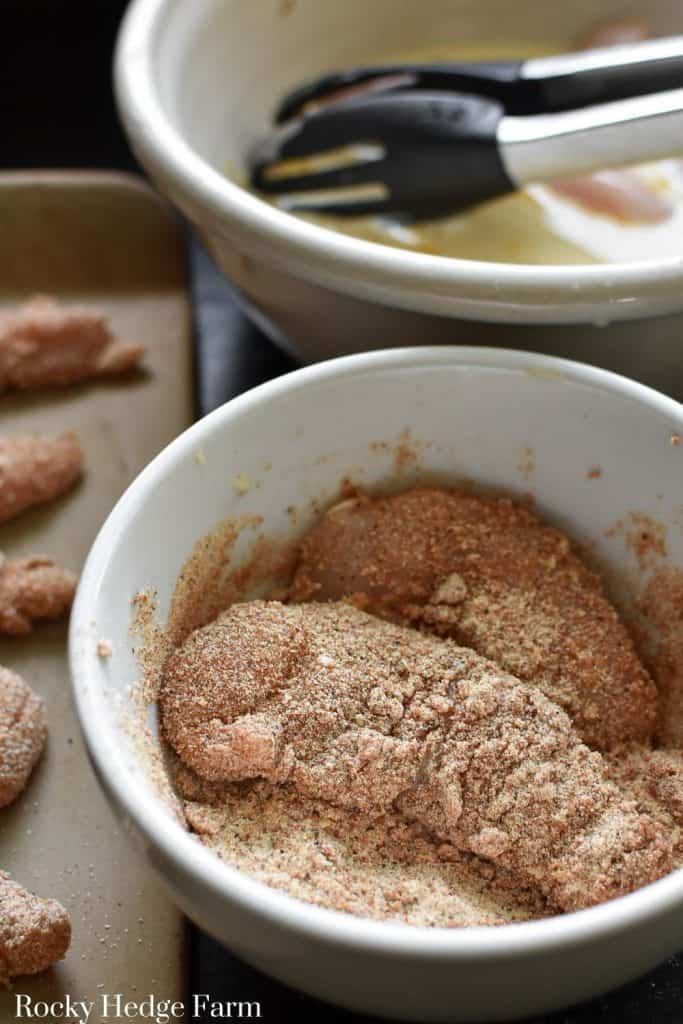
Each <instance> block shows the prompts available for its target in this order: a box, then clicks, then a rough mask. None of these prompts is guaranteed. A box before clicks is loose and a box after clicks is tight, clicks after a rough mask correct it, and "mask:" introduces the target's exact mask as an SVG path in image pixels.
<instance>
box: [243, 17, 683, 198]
mask: <svg viewBox="0 0 683 1024" xmlns="http://www.w3.org/2000/svg"><path fill="white" fill-rule="evenodd" d="M277 120H278V122H279V123H278V125H277V126H276V127H275V128H274V129H273V130H272V131H271V132H269V133H267V134H266V135H265V136H263V137H262V138H261V139H259V140H257V142H256V143H255V144H254V146H253V147H252V150H251V153H250V156H249V165H250V171H251V178H252V183H253V185H254V186H255V187H256V188H257V189H259V190H260V191H262V192H265V193H269V194H271V195H275V196H277V197H278V203H279V204H280V205H281V206H282V207H283V208H285V209H289V210H322V211H325V212H330V213H336V214H354V215H355V214H363V213H384V212H402V213H406V214H411V215H414V216H417V217H429V216H439V215H441V214H443V213H445V212H449V211H453V210H457V209H461V208H463V207H466V206H468V205H472V204H474V203H477V202H481V201H482V200H484V199H489V198H493V197H495V196H499V195H503V194H505V193H507V192H511V191H514V190H516V189H518V188H521V187H522V186H524V185H527V184H530V183H532V182H542V181H550V180H552V179H553V178H558V177H565V176H569V175H576V174H583V173H589V172H591V171H594V170H598V169H600V168H604V167H616V166H621V165H624V164H632V163H638V162H641V161H644V160H651V159H659V158H661V157H665V156H669V155H671V154H674V153H679V152H683V37H675V38H670V39H660V40H654V41H648V42H643V43H635V44H631V45H629V46H616V47H609V48H605V49H599V50H590V51H585V52H581V53H576V54H565V55H562V56H557V57H547V58H542V59H534V60H528V61H524V62H515V63H504V64H500V63H489V62H483V63H481V64H431V65H427V64H424V65H421V64H412V65H392V66H382V67H374V68H361V69H357V70H354V71H347V72H339V73H336V74H332V75H328V76H325V77H324V78H322V79H319V80H318V81H316V82H314V83H311V84H309V85H306V86H303V87H302V88H300V89H297V90H295V91H294V92H293V93H290V94H289V95H288V96H287V97H286V98H285V100H284V101H283V103H282V104H281V106H280V108H279V111H278V114H277Z"/></svg>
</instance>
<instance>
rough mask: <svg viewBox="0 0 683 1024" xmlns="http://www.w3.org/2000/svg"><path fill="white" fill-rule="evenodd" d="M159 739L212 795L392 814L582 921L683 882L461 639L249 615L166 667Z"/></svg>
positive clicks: (641, 825)
mask: <svg viewBox="0 0 683 1024" xmlns="http://www.w3.org/2000/svg"><path fill="white" fill-rule="evenodd" d="M160 701H161V711H162V725H163V729H164V733H165V735H166V738H167V739H168V741H169V742H170V744H171V746H172V747H173V748H174V749H175V751H176V752H177V754H178V755H179V756H180V758H181V759H182V760H183V761H184V762H185V764H187V765H188V766H189V767H190V768H192V769H193V770H194V771H195V772H197V774H198V775H200V776H201V777H202V778H204V779H206V780H208V781H209V782H214V783H215V782H222V781H238V780H242V779H252V778H264V779H267V780H268V781H270V782H271V783H275V784H285V783H287V784H289V785H290V786H292V787H293V788H294V789H295V790H296V791H297V792H299V793H300V794H301V795H303V796H305V797H310V798H314V799H321V800H326V801H329V802H330V803H333V804H336V805H338V806H344V807H346V808H348V809H350V810H358V811H361V812H378V813H381V812H383V811H387V810H388V809H392V808H395V809H397V810H399V811H400V812H402V813H403V814H405V815H406V816H408V817H409V818H411V819H412V820H416V821H419V822H420V823H422V824H423V825H426V826H427V827H428V828H429V829H430V830H431V831H432V833H434V834H435V835H437V836H438V837H440V838H442V839H444V840H446V841H448V842H451V843H452V844H453V845H454V846H456V847H457V848H458V849H460V850H463V851H469V852H473V853H475V854H477V855H478V856H480V857H483V858H485V859H487V860H490V861H494V862H497V863H498V864H500V866H501V867H504V868H506V869H510V870H512V871H513V872H515V873H516V874H517V876H518V877H519V878H520V879H522V880H523V881H524V883H525V884H533V885H535V886H536V887H537V888H538V889H539V890H540V891H541V892H542V893H543V894H544V895H545V896H546V898H547V899H548V900H549V902H550V903H551V904H552V905H553V906H555V907H557V908H560V909H563V910H575V909H578V908H580V907H586V906H590V905H592V904H595V903H599V902H601V901H603V900H606V899H610V898H612V897H615V896H619V895H622V894H624V893H627V892H630V891H632V890H633V889H636V888H638V887H640V886H642V885H645V884H646V883H648V882H652V881H654V880H655V879H656V878H658V877H660V876H661V875H662V874H665V873H666V872H667V871H669V870H670V869H671V867H672V849H671V843H670V841H669V840H668V839H667V837H666V834H665V830H664V829H663V828H662V826H660V825H659V824H658V823H657V822H655V821H654V820H652V819H651V818H650V817H649V816H648V815H645V814H640V813H639V812H638V811H637V809H636V805H635V804H634V803H632V802H629V801H628V800H626V799H625V798H624V797H623V796H622V794H621V793H620V792H619V790H618V789H617V788H616V786H615V785H613V784H612V783H611V782H609V781H608V779H607V776H606V771H605V765H604V762H603V760H602V757H601V755H600V754H599V753H597V752H591V751H590V750H588V748H587V747H585V746H584V745H583V744H582V743H581V741H580V740H579V738H578V736H577V735H576V733H575V732H574V730H573V728H572V724H571V722H570V720H569V718H568V717H567V715H566V714H565V713H564V712H563V711H562V710H561V709H560V708H559V707H557V706H556V705H554V704H552V703H551V702H550V701H549V700H548V699H547V698H546V697H545V696H544V695H543V694H542V693H541V692H540V690H538V689H536V688H534V687H531V686H525V685H524V684H522V683H520V682H518V681H517V680H515V679H514V678H512V677H511V676H509V675H506V674H505V673H503V672H501V670H500V669H499V668H498V667H497V666H496V665H495V664H493V663H492V662H490V661H487V660H485V659H484V658H482V657H480V656H479V655H477V654H475V653H474V652H473V651H471V650H467V649H464V648H462V647H458V646H457V644H455V643H454V642H452V641H450V640H441V639H438V638H436V637H433V636H428V635H425V634H421V633H417V632H415V631H414V630H412V629H407V628H404V627H401V626H397V625H393V624H391V623H388V622H383V621H381V620H379V619H376V618H374V617H372V616H370V615H366V614H365V613H364V612H362V611H360V610H358V609H356V608H354V607H352V606H349V605H346V604H338V603H329V604H307V605H292V606H287V605H282V604H280V603H278V602H262V601H255V602H249V603H247V604H241V605H235V606H233V607H232V608H230V609H229V610H228V611H227V612H225V613H224V614H223V615H221V616H220V617H219V618H218V619H217V620H216V621H215V622H214V623H212V624H210V625H208V626H206V627H203V628H202V629H199V630H196V631H195V632H194V633H193V634H192V635H191V636H190V637H189V638H188V640H187V641H186V642H185V644H184V645H183V646H182V647H181V648H179V649H177V650H176V651H175V652H174V653H173V654H172V655H171V657H170V658H169V660H168V662H167V665H166V669H165V673H164V679H163V683H162V690H161V697H160Z"/></svg>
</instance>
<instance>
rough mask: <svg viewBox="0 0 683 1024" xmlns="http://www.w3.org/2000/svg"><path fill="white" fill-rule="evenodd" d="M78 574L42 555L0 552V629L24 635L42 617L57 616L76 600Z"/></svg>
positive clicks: (8, 632) (53, 617)
mask: <svg viewBox="0 0 683 1024" xmlns="http://www.w3.org/2000/svg"><path fill="white" fill-rule="evenodd" d="M77 582H78V578H77V576H76V575H75V573H73V572H70V571H69V570H68V569H62V568H61V567H60V566H58V565H57V564H56V563H55V562H53V561H52V559H50V558H45V557H43V556H42V555H41V556H37V557H35V558H22V559H19V560H18V561H10V560H9V559H4V560H3V556H2V555H1V554H0V633H7V634H10V635H14V636H23V635H24V634H26V633H30V632H31V629H32V627H33V623H34V622H35V621H36V620H40V619H57V618H60V617H61V616H62V615H64V614H65V613H66V612H67V611H68V610H69V609H70V608H71V605H72V603H73V599H74V594H75V593H76V584H77Z"/></svg>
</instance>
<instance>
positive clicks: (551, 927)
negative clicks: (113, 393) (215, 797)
mask: <svg viewBox="0 0 683 1024" xmlns="http://www.w3.org/2000/svg"><path fill="white" fill-rule="evenodd" d="M439 365H444V366H448V367H459V368H461V369H465V370H466V369H467V368H475V367H477V368H482V367H483V368H489V369H498V370H502V371H512V372H521V373H525V374H529V373H533V374H535V375H537V373H538V369H539V367H540V368H541V369H542V370H543V371H547V373H546V372H544V375H543V376H544V377H547V379H549V380H550V379H552V380H558V379H563V380H566V381H567V382H568V383H577V384H583V385H588V386H592V387H596V388H598V389H600V390H604V391H608V392H610V393H612V394H619V395H621V396H623V397H624V398H627V399H630V400H632V401H636V402H638V403H641V404H645V405H647V406H648V407H649V408H650V409H652V410H653V411H655V412H656V413H658V414H659V415H661V416H662V417H663V418H665V419H666V421H667V429H669V427H670V428H671V429H675V430H676V431H678V432H683V405H680V404H679V403H678V402H676V401H675V400H674V399H671V398H668V397H667V396H665V395H662V394H660V393H659V392H657V391H655V390H653V389H651V388H648V387H647V386H645V385H642V384H639V383H637V382H635V381H631V380H629V379H627V378H625V377H621V376H619V375H618V374H614V373H611V372H609V371H606V370H601V369H598V368H595V367H592V366H588V365H585V364H580V363H575V362H572V361H570V360H565V359H559V358H556V357H552V356H545V355H541V354H538V353H527V352H521V351H515V350H512V349H496V348H477V347H449V346H432V347H425V348H407V349H406V348H404V349H386V350H380V351H376V352H369V353H364V354H360V355H351V356H345V357H341V358H338V359H333V360H329V361H327V362H323V363H318V364H315V365H313V366H309V367H304V368H303V369H299V370H295V371H293V372H291V373H288V374H285V375H284V376H282V377H278V378H276V379H275V380H272V381H269V382H267V383H265V384H262V385H260V386H258V387H256V388H253V389H252V390H250V391H248V392H245V393H244V394H243V395H241V396H239V397H237V398H234V399H232V400H231V401H229V402H227V403H225V404H224V405H223V406H221V407H219V408H218V409H216V410H215V411H214V412H212V413H209V414H208V416H205V417H204V418H203V419H201V420H199V421H198V422H197V423H195V424H194V425H192V426H191V427H189V428H188V429H187V430H185V431H184V432H183V433H182V434H180V435H179V436H178V437H177V438H176V439H175V440H174V441H172V442H171V443H170V444H169V445H168V446H167V447H166V448H165V449H164V450H163V451H162V452H160V453H159V455H157V456H156V457H155V458H154V459H153V460H152V462H151V463H149V465H148V466H147V467H146V468H145V469H144V470H143V471H142V472H141V473H140V474H139V476H138V477H137V478H136V479H135V480H134V481H133V483H132V484H131V485H130V486H129V488H128V489H127V490H126V492H125V493H124V494H123V496H122V497H121V498H120V499H119V501H118V502H117V504H116V505H115V507H114V509H113V511H112V512H111V513H110V515H109V516H108V518H107V520H106V521H105V523H104V525H103V526H102V528H101V530H100V532H99V534H98V536H97V538H96V540H95V542H94V544H93V546H92V548H91V551H90V554H89V556H88V559H87V561H86V565H85V567H84V569H83V573H82V576H81V582H80V584H79V588H78V592H77V595H76V600H75V602H74V606H73V611H72V616H71V624H70V630H69V660H70V666H71V675H72V686H73V691H74V696H75V701H76V706H77V711H78V715H79V720H80V724H81V729H82V731H83V734H84V737H85V741H86V746H87V749H88V751H89V754H90V758H91V762H92V764H93V767H94V769H95V772H96V774H97V776H98V778H99V780H100V782H101V784H102V785H103V787H104V788H105V790H106V791H107V793H108V794H109V796H110V797H111V798H112V800H113V802H114V803H115V804H117V805H118V807H119V808H123V809H124V811H125V815H126V816H127V818H129V819H130V821H132V822H133V823H134V825H135V827H136V830H137V832H138V833H140V834H142V836H144V838H145V842H146V844H147V845H148V846H149V847H151V848H152V849H155V848H156V849H157V850H158V851H160V853H161V854H162V856H163V857H164V858H166V859H168V860H169V861H171V862H177V863H178V864H179V865H180V867H181V869H182V871H183V872H184V873H186V874H187V875H188V876H190V877H191V878H192V881H193V883H194V884H196V885H199V886H201V887H203V888H205V889H207V888H208V889H210V890H211V894H212V896H213V898H216V899H219V900H223V899H226V900H228V901H235V902H237V903H239V904H241V905H242V906H243V907H244V908H245V909H248V910H250V911H251V912H252V913H255V914H258V915H260V916H262V917H264V918H266V919H269V920H270V921H271V922H273V923H274V924H277V925H279V926H280V927H284V928H286V929H289V930H293V931H297V932H299V933H303V934H305V935H307V936H309V937H314V938H316V939H318V940H322V941H325V942H328V943H333V944H341V945H347V946H350V947H353V948H355V949H360V950H364V951H366V952H373V953H376V954H383V955H409V956H411V957H415V958H428V959H433V958H436V959H462V960H464V961H466V960H468V959H472V958H477V959H481V958H482V957H483V958H490V959H492V960H495V959H499V958H501V957H506V956H509V957H517V956H519V955H527V954H531V953H539V954H540V953H541V952H543V951H547V950H548V949H550V948H552V949H553V950H560V949H564V948H568V947H572V946H575V945H579V944H581V943H583V942H586V941H589V940H593V939H595V938H597V937H600V936H609V935H610V934H615V933H619V932H621V931H623V930H625V929H627V928H628V927H630V926H633V925H636V924H638V923H640V922H641V921H643V920H647V919H649V918H653V919H655V918H656V917H657V915H658V914H659V913H664V912H671V911H672V910H673V909H678V911H679V912H683V869H678V870H676V871H674V872H672V873H671V874H669V875H667V876H665V877H664V878H662V879H659V880H658V881H656V882H654V883H652V884H650V885H648V886H645V887H644V888H642V889H639V890H637V891H635V892H633V893H630V894H629V895H627V896H622V897H619V898H617V899H615V900H611V901H608V902H607V903H603V904H599V905H597V906H595V907H590V908H588V909H585V910H579V911H575V912H572V913H568V914H563V915H557V916H554V917H550V918H545V919H541V920H533V921H523V922H516V923H509V924H501V925H495V926H472V927H466V928H450V929H449V928H444V927H437V928H432V927H424V926H415V925H406V924H401V923H394V922H387V921H375V920H369V919H365V918H360V917H355V916H353V915H351V914H346V913H342V912H340V911H335V910H329V909H326V908H324V907H318V906H314V905H311V904H307V903H304V902H302V901H300V900H298V899H296V898H295V897H293V896H290V895H288V894H286V893H284V892H279V891H277V890H275V889H272V888H270V887H269V886H267V885H265V884H264V883H262V882H259V881H257V880H255V879H252V878H250V877H248V876H246V875H244V874H242V873H241V872H240V871H238V870H237V869H236V868H233V867H231V866H230V865H229V864H226V863H224V862H222V861H220V860H219V858H218V857H216V856H215V854H214V853H212V852H211V851H210V850H208V849H206V848H204V847H202V846H201V845H200V844H199V843H197V842H196V840H195V839H194V838H193V837H192V836H191V835H190V833H188V832H185V831H184V830H183V829H182V827H181V826H180V824H179V823H177V822H176V821H174V820H173V819H172V817H171V815H170V814H169V812H168V811H167V810H166V809H165V808H163V807H162V804H161V800H160V799H159V798H158V797H156V796H153V795H151V794H147V793H145V792H144V791H143V790H142V789H140V788H139V787H137V786H136V785H135V776H134V774H131V771H130V768H129V767H127V766H126V764H125V757H124V756H123V755H122V754H121V747H120V743H119V742H118V741H117V735H118V733H119V730H118V729H117V727H116V725H115V724H114V723H113V722H112V721H111V717H112V716H111V709H110V707H109V705H108V702H107V699H106V696H105V693H104V689H105V687H106V685H107V679H106V676H105V674H104V669H103V667H102V664H101V659H100V658H98V657H97V654H96V644H95V643H93V639H95V640H96V639H97V637H96V632H93V630H94V629H95V630H96V624H95V623H94V621H93V609H94V608H95V607H96V604H97V596H98V593H99V591H100V589H101V587H102V584H103V580H104V577H105V575H106V563H107V560H108V557H109V552H110V551H111V550H112V549H113V548H115V546H116V542H117V539H118V538H119V537H121V536H122V535H123V534H124V533H125V530H126V524H127V522H128V521H129V520H130V519H132V518H134V517H135V515H136V513H137V511H138V510H139V508H140V507H141V505H142V503H143V501H144V495H145V493H146V492H148V491H149V490H151V489H153V488H154V485H155V482H156V481H157V480H159V479H162V478H163V477H164V476H165V475H166V474H167V473H168V472H169V471H172V469H173V466H174V464H176V463H177V462H179V461H180V460H181V459H183V458H185V457H186V455H188V453H189V454H190V455H191V453H192V452H193V451H194V450H195V449H196V448H197V446H198V445H199V446H201V445H202V443H203V441H204V439H205V438H207V437H209V436H210V435H212V434H213V432H214V431H215V429H216V428H223V429H225V427H226V426H227V425H228V424H229V423H230V421H231V420H233V419H235V418H236V417H239V416H240V415H241V414H242V413H243V412H245V411H247V410H249V409H251V408H254V407H257V406H259V405H264V404H266V403H267V402H268V401H269V400H270V399H271V398H274V397H276V396H278V395H279V394H281V393H286V392H291V391H293V390H299V389H301V388H305V387H308V386H310V385H311V384H313V383H318V382H321V381H326V380H330V379H340V378H341V379H343V378H349V377H353V376H358V375H364V374H369V373H373V372H375V371H381V370H388V369H392V370H396V369H401V370H406V369H410V368H411V367H413V368H418V367H425V366H431V367H438V366H439ZM541 379H543V378H541ZM109 671H111V667H110V668H109ZM98 674H99V675H98ZM97 678H99V679H101V680H102V685H99V684H98V683H96V681H95V680H96V679H97Z"/></svg>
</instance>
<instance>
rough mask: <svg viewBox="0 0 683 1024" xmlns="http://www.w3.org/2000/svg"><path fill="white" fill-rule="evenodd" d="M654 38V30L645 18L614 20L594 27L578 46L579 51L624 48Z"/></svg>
mask: <svg viewBox="0 0 683 1024" xmlns="http://www.w3.org/2000/svg"><path fill="white" fill-rule="evenodd" d="M651 37H652V29H651V27H650V25H649V24H648V23H647V21H646V20H645V18H614V19H612V20H610V21H603V22H600V24H598V25H594V26H593V27H592V28H591V29H590V31H589V32H587V33H586V35H584V36H583V37H582V38H581V40H580V42H579V45H578V49H579V50H593V49H595V48H596V47H600V46H623V45H626V44H628V43H640V42H642V41H643V39H650V38H651Z"/></svg>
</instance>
